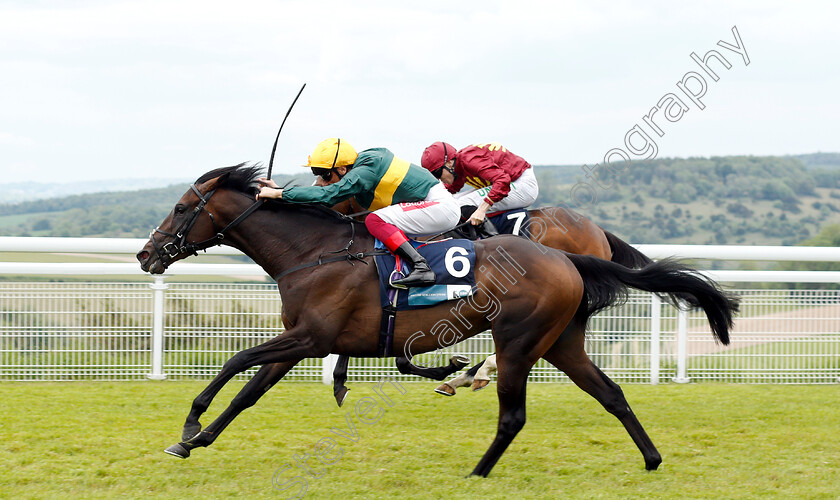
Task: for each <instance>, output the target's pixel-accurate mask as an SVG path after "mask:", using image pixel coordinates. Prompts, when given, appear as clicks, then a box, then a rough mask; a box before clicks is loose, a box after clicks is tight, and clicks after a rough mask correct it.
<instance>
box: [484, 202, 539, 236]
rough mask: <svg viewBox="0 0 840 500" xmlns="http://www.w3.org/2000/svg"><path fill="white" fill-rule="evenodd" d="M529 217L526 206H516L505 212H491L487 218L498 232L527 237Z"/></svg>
mask: <svg viewBox="0 0 840 500" xmlns="http://www.w3.org/2000/svg"><path fill="white" fill-rule="evenodd" d="M530 217H531V216H530V215H529V214H528V209H527V208H516V209H513V210H508V211H507V212H499V213H497V214H493V215H492V216H490V217H488V219H490V222H492V223H493V225H494V226H496V230H497V231H499V234H513V235H515V236H524V237H526V238H529V235H528V219H529V218H530Z"/></svg>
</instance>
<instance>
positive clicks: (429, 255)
mask: <svg viewBox="0 0 840 500" xmlns="http://www.w3.org/2000/svg"><path fill="white" fill-rule="evenodd" d="M411 244H412V245H413V246H414V248H416V249H417V251H418V252H419V253H420V255H422V256H423V257H424V258H425V259H426V261H427V262H428V263H429V267H431V268H432V270H433V271H434V272H435V277H436V280H435V284H434V285H432V286H428V287H411V288H408V289H397V288H394V287H391V286H390V283H391V281H393V280H396V279H399V278H401V277H404V276H407V275H408V273H409V272H410V271H411V269H410V268H409V266H408V265H407V264H405V263H404V262H402V259H398V258H396V257H394V255H392V254H390V253H388V254H387V255H377V256H376V258H375V259H374V260H375V262H376V270H377V272H378V273H379V297H380V300H381V302H382V307H383V308H385V307H389V306H390V307H394V308H395V310H396V311H403V310H408V309H419V308H423V307H429V306H433V305H435V304H438V303H440V302H444V301H447V300H455V299H460V298H463V297H469V296H470V295H472V294H473V292H474V291H475V245H474V244H473V242H472V241H470V240H460V239H450V240H442V241H434V242H428V243H424V242H418V241H413V240H412V241H411ZM375 248H377V249H381V248H385V245H383V244H382V243H381V242H380V241H378V240H377V241H376V245H375ZM398 262H399V265H400V267H399V268H397V263H398Z"/></svg>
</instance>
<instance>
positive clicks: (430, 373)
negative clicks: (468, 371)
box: [394, 354, 470, 380]
mask: <svg viewBox="0 0 840 500" xmlns="http://www.w3.org/2000/svg"><path fill="white" fill-rule="evenodd" d="M469 362H470V358H468V357H466V356H463V355H461V354H455V355H453V356H452V357H450V358H449V364H448V365H444V366H434V367H426V366H417V365H415V364H413V363H412V362H411V359H410V358H404V357H396V358H395V359H394V363H395V364H396V365H397V370H399V371H400V373H402V374H403V375H418V376H420V377H424V378H430V379H432V380H443V379H445V378H446V377H448V376H450V375H452V374H453V373H455V372H457V371H458V370H460V369H461V368H463V367H465V366H467V364H468V363H469Z"/></svg>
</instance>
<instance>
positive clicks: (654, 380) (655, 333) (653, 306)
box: [650, 293, 662, 385]
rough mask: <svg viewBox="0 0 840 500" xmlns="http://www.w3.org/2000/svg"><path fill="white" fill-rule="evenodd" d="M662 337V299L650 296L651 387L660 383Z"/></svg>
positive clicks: (657, 296) (654, 295)
mask: <svg viewBox="0 0 840 500" xmlns="http://www.w3.org/2000/svg"><path fill="white" fill-rule="evenodd" d="M661 336H662V299H660V298H659V295H656V294H655V293H654V294H651V296H650V385H657V384H658V383H659V346H660V341H661Z"/></svg>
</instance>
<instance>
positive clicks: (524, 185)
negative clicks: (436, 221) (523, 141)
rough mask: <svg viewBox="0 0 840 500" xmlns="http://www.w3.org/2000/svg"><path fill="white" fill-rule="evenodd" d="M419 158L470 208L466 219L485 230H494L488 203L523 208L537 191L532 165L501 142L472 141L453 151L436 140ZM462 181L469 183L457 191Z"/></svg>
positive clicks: (496, 209) (494, 206)
mask: <svg viewBox="0 0 840 500" xmlns="http://www.w3.org/2000/svg"><path fill="white" fill-rule="evenodd" d="M420 162H421V164H422V165H423V168H425V169H426V170H428V171H430V172H431V173H432V175H434V176H435V177H437V178H438V179H440V180H441V181H443V184H444V185H445V186H446V189H447V190H449V192H450V193H452V194H454V195H455V198H456V199H457V201H458V203H459V204H460V205H464V207H463V208H465V209H467V211H468V212H471V214H472V215H470V216H469V221H470V222H471V223H472V224H473V225H476V226H479V225H482V226H483V227H482V229H483V232H484V233H485V234H487V233H489V234H493V233H494V232H495V229H494V228H492V224H491V223H490V222H489V221H485V216H486V214H487V211H488V210H490V209H491V207H492V211H491V212H504V211H506V210H513V209H515V208H524V207H527V206H529V205H530V204H531V203H533V202H534V200H536V199H537V195H538V194H539V192H540V190H539V186H538V185H537V178H536V177H535V176H534V169H532V168H531V165H530V164H529V163H528V162H527V161H525V160H523V159H522V158H520V157H519V156H517V155H515V154H513V153H511V152H510V151H508V150H507V149H505V148H504V147H502V145H500V144H475V145H473V146H467V147H465V148H463V149H461V150H459V151H456V150H455V148H453V147H452V146H451V145H450V144H448V143H445V142H435V143H434V144H432V145H431V146H429V147H428V148H426V150H425V151H423V156H422V158H421V161H420ZM464 184H467V185H469V186H470V187H469V188H468V189H466V190H464V191H463V192H459V191H461V188H463V187H464ZM468 207H469V208H468ZM487 226H490V227H487Z"/></svg>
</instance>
